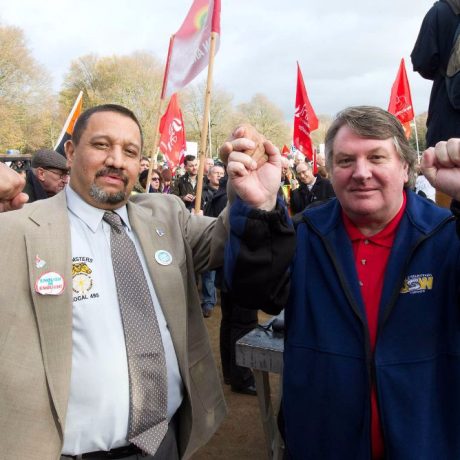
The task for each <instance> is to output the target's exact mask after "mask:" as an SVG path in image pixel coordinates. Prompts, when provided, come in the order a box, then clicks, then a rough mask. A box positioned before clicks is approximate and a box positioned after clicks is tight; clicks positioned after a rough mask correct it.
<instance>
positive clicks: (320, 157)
mask: <svg viewBox="0 0 460 460" xmlns="http://www.w3.org/2000/svg"><path fill="white" fill-rule="evenodd" d="M316 166H317V168H318V172H317V174H316V176H321V177H322V178H323V179H329V174H328V173H327V169H326V157H325V155H324V153H320V152H318V153H317V155H316Z"/></svg>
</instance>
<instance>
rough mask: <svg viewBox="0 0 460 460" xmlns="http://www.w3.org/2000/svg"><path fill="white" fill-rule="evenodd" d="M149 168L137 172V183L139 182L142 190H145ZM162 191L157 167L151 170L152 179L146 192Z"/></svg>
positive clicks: (160, 177) (161, 182) (161, 180)
mask: <svg viewBox="0 0 460 460" xmlns="http://www.w3.org/2000/svg"><path fill="white" fill-rule="evenodd" d="M148 174H149V170H148V169H146V170H144V171H142V172H141V173H140V174H139V183H140V184H141V186H142V188H143V189H144V190H147V176H148ZM162 192H163V179H162V176H161V173H160V171H158V169H153V170H152V179H151V182H150V187H149V190H148V193H162Z"/></svg>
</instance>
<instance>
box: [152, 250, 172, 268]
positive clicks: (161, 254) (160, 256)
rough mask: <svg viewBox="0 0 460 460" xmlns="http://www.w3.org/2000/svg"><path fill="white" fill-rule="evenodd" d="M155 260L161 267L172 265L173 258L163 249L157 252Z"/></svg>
mask: <svg viewBox="0 0 460 460" xmlns="http://www.w3.org/2000/svg"><path fill="white" fill-rule="evenodd" d="M155 260H156V261H157V262H158V263H159V264H160V265H170V264H171V262H172V256H171V254H170V253H169V252H168V251H165V250H164V249H161V250H160V251H157V252H155Z"/></svg>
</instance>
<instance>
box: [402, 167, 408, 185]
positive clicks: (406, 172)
mask: <svg viewBox="0 0 460 460" xmlns="http://www.w3.org/2000/svg"><path fill="white" fill-rule="evenodd" d="M403 169H404V183H405V184H407V183H408V182H409V165H408V164H407V163H406V162H404V164H403Z"/></svg>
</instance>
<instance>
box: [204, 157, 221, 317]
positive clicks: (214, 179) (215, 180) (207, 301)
mask: <svg viewBox="0 0 460 460" xmlns="http://www.w3.org/2000/svg"><path fill="white" fill-rule="evenodd" d="M224 176H225V169H224V167H223V166H220V165H215V166H211V167H210V168H209V170H208V175H207V179H208V181H207V183H206V184H205V185H203V194H202V203H203V206H202V209H203V214H204V215H205V216H209V213H208V209H209V208H210V204H211V202H212V198H213V196H214V195H215V193H216V192H217V190H218V189H219V181H220V179H221V178H222V177H224ZM211 217H213V216H211ZM215 278H216V272H215V270H208V271H205V272H203V273H202V274H201V310H202V311H203V316H204V317H205V318H209V317H211V315H212V312H213V310H214V307H215V305H216V302H217V295H216V288H215V286H214V281H215Z"/></svg>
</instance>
